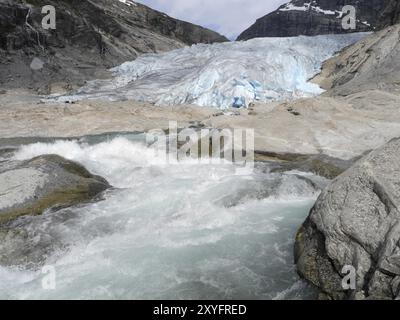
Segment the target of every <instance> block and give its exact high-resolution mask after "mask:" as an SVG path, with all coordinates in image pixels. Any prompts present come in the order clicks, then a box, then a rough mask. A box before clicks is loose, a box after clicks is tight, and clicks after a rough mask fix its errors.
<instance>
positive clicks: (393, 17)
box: [237, 0, 400, 40]
mask: <svg viewBox="0 0 400 320" xmlns="http://www.w3.org/2000/svg"><path fill="white" fill-rule="evenodd" d="M347 5H352V6H354V7H355V8H356V29H349V30H345V29H344V28H343V27H342V17H343V7H344V6H347ZM396 12H397V13H396ZM399 12H400V5H399V3H398V1H396V0H358V1H356V2H355V1H354V0H312V1H311V0H293V1H290V2H288V3H286V4H283V5H282V6H280V7H279V8H278V9H277V10H275V11H273V12H271V13H269V14H267V15H265V16H263V17H261V18H259V19H258V20H257V21H256V22H255V23H254V24H253V25H252V26H250V27H249V28H248V29H246V30H245V31H243V32H242V33H241V34H240V35H239V37H238V38H237V40H249V39H252V38H258V37H292V36H298V35H307V36H314V35H320V34H332V33H334V34H336V33H351V32H366V31H377V30H380V29H382V28H384V27H386V26H389V25H392V24H395V23H396V22H399V21H400V20H399Z"/></svg>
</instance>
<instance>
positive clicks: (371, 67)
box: [313, 25, 400, 96]
mask: <svg viewBox="0 0 400 320" xmlns="http://www.w3.org/2000/svg"><path fill="white" fill-rule="evenodd" d="M313 81H314V82H316V83H318V84H319V85H320V86H322V87H323V88H324V89H326V90H329V94H330V95H341V96H347V95H350V94H353V93H357V92H361V91H366V90H383V91H388V92H392V93H397V94H398V93H399V92H400V25H394V26H391V27H387V28H385V29H384V30H381V31H379V32H376V33H374V34H372V35H370V36H368V37H367V38H365V39H363V40H361V41H359V42H358V43H356V44H354V45H352V46H350V47H348V48H346V49H345V50H343V51H342V52H341V53H340V54H339V55H337V56H335V57H333V58H332V59H330V60H328V61H326V62H325V63H324V66H323V69H322V72H321V74H320V75H318V76H317V77H315V79H314V80H313Z"/></svg>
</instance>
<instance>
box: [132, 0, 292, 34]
mask: <svg viewBox="0 0 400 320" xmlns="http://www.w3.org/2000/svg"><path fill="white" fill-rule="evenodd" d="M135 1H137V2H140V3H143V4H145V5H147V6H149V7H151V8H153V9H156V10H159V11H162V12H165V13H166V14H168V15H170V16H171V17H174V18H177V19H181V20H185V21H189V22H192V23H195V24H199V25H202V26H204V27H207V28H210V29H213V30H215V31H217V32H219V33H221V34H223V35H225V36H227V37H228V38H230V39H234V38H236V37H237V36H238V35H239V34H240V33H241V32H242V31H244V30H245V29H247V28H248V27H249V26H250V25H252V24H253V23H254V22H255V21H256V19H257V18H260V17H262V16H264V15H266V14H267V13H269V12H271V11H273V10H275V9H276V8H278V7H279V6H280V5H281V4H283V3H286V2H289V0H135Z"/></svg>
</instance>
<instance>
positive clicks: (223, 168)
mask: <svg viewBox="0 0 400 320" xmlns="http://www.w3.org/2000/svg"><path fill="white" fill-rule="evenodd" d="M49 153H51V154H59V155H61V156H63V157H65V158H68V159H71V160H75V161H78V162H80V163H81V164H83V165H84V166H86V167H87V168H88V169H89V170H90V171H91V172H92V173H95V174H99V175H101V176H103V177H105V178H106V179H108V181H109V182H110V183H111V184H112V185H113V186H114V188H113V189H112V190H109V191H107V192H106V193H105V194H104V195H103V200H102V201H100V202H97V203H91V204H85V205H80V206H76V207H73V208H69V209H63V210H61V211H58V212H46V213H45V214H43V215H42V216H39V217H26V218H22V219H20V220H18V221H16V222H15V223H14V225H13V232H10V233H9V234H8V235H6V236H5V237H4V235H3V240H2V242H1V246H0V257H1V256H3V258H4V257H5V256H7V257H8V258H9V260H10V259H11V260H12V259H14V260H13V262H12V263H8V264H7V265H3V266H0V299H104V298H106V299H306V298H311V297H313V295H314V292H313V290H312V289H311V288H310V287H308V286H307V285H306V284H304V283H303V282H302V281H300V280H299V278H298V276H297V275H296V272H295V266H294V265H293V242H294V236H295V233H296V230H297V228H298V227H299V226H300V225H301V223H302V222H303V221H304V219H305V217H306V216H307V214H308V211H309V209H310V208H311V206H312V205H313V203H314V202H315V199H316V197H317V195H318V190H317V189H318V188H315V184H318V183H320V182H321V181H322V179H320V178H318V177H314V176H306V177H304V176H301V175H300V176H299V175H297V174H295V173H292V172H289V173H285V174H280V173H279V174H278V173H275V174H274V173H270V172H269V166H268V165H260V166H257V168H256V169H255V170H254V172H253V173H251V174H249V175H247V176H243V175H236V174H235V171H234V170H233V169H234V166H233V165H232V164H225V165H214V166H212V165H208V164H207V165H206V164H203V165H199V164H197V163H194V162H193V163H191V162H189V161H186V162H183V163H179V164H167V163H164V162H163V161H162V160H161V159H160V158H158V157H157V155H156V154H155V152H154V150H153V149H151V148H150V147H147V146H145V145H144V144H143V143H142V142H140V141H137V140H135V139H132V138H131V137H115V138H112V139H102V141H91V142H90V143H88V141H86V142H85V141H56V142H54V143H49V144H45V143H37V144H31V145H26V146H22V147H21V148H20V149H19V150H18V151H17V152H16V154H15V155H14V158H15V159H17V160H23V159H30V158H32V157H34V156H37V155H41V154H49ZM310 179H311V180H310ZM312 181H314V182H312ZM322 183H324V182H323V181H322ZM21 256H22V258H21ZM43 265H51V266H53V267H54V270H55V271H56V288H55V289H54V290H45V289H43V288H42V280H43V277H44V275H43V274H42V269H41V268H42V266H43Z"/></svg>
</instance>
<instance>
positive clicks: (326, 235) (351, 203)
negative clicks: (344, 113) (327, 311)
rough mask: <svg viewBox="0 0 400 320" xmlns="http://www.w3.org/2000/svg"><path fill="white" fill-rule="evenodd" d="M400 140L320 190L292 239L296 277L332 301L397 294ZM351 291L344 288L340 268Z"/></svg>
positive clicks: (397, 295) (391, 296)
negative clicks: (352, 273) (350, 278)
mask: <svg viewBox="0 0 400 320" xmlns="http://www.w3.org/2000/svg"><path fill="white" fill-rule="evenodd" d="M399 181H400V139H394V140H392V141H390V142H389V143H387V144H386V145H385V146H383V147H381V148H379V149H377V150H376V151H373V152H372V153H370V154H369V155H367V156H365V157H364V158H363V159H361V160H360V161H358V162H357V163H356V164H355V165H354V166H353V167H352V168H350V169H349V170H348V171H346V172H345V173H344V174H342V175H341V176H339V177H338V178H337V179H336V180H334V181H333V183H332V184H331V185H330V186H329V187H328V188H327V189H325V190H324V191H323V193H322V194H321V196H320V197H319V199H318V200H317V203H316V204H315V206H314V208H313V209H312V211H311V213H310V215H309V217H308V219H307V221H306V222H305V223H304V225H303V226H302V228H301V229H300V231H299V232H298V235H297V239H296V262H297V267H298V271H299V274H300V275H301V276H303V277H304V278H305V279H307V280H309V281H310V282H311V283H313V284H314V285H315V286H317V287H318V288H319V289H320V290H321V292H322V293H324V294H325V295H327V296H328V297H330V298H333V299H346V298H350V299H360V298H367V299H395V298H399V297H400V295H399V293H400V286H399V283H400V281H399V280H400V211H399V208H400V184H399ZM345 266H347V268H348V266H350V267H354V270H356V272H357V276H356V288H355V289H354V290H345V289H347V288H345V287H343V285H342V278H343V277H344V276H345V275H347V274H348V273H347V272H345V273H344V274H342V271H343V268H344V267H345Z"/></svg>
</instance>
